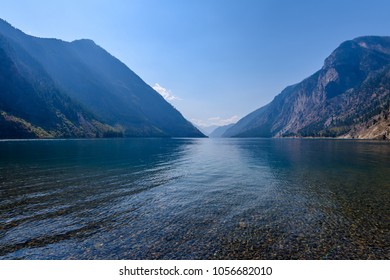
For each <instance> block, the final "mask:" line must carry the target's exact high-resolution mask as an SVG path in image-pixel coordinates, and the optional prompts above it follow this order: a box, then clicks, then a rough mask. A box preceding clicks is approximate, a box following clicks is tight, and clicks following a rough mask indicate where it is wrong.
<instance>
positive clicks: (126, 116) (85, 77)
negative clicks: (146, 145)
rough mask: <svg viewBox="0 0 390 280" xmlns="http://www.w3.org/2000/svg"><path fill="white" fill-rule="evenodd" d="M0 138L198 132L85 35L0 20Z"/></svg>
mask: <svg viewBox="0 0 390 280" xmlns="http://www.w3.org/2000/svg"><path fill="white" fill-rule="evenodd" d="M0 59H1V66H0V67H1V69H0V90H1V91H0V128H1V133H0V137H1V138H5V137H6V138H21V137H29V138H30V137H31V138H36V137H107V136H122V135H123V136H127V137H132V136H143V137H147V136H153V137H154V136H156V137H171V136H172V137H204V135H203V134H202V133H201V132H200V131H199V130H198V129H196V128H195V127H194V126H193V125H192V124H191V123H190V122H188V121H187V120H186V119H185V118H184V117H183V116H182V115H181V114H180V113H179V112H178V111H177V110H176V109H175V108H174V107H173V106H172V105H170V104H169V103H168V102H166V101H165V99H164V98H163V97H162V96H161V95H160V94H158V93H157V92H156V91H155V90H153V89H152V88H151V87H150V86H149V85H147V84H146V83H145V82H144V81H143V80H142V79H141V78H140V77H138V76H137V75H136V74H135V73H134V72H133V71H131V70H130V69H129V68H128V67H127V66H126V65H125V64H123V63H122V62H121V61H119V60H118V59H116V58H115V57H113V56H112V55H110V54H109V53H108V52H107V51H105V50H104V49H103V48H101V47H99V46H98V45H96V44H95V43H94V42H93V41H91V40H76V41H73V42H64V41H61V40H58V39H43V38H37V37H33V36H29V35H26V34H25V33H23V32H22V31H20V30H18V29H16V28H14V27H12V26H11V25H10V24H8V23H7V22H5V21H3V20H0Z"/></svg>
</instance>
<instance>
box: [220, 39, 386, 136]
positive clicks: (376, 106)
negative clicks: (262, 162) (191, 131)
mask: <svg viewBox="0 0 390 280" xmlns="http://www.w3.org/2000/svg"><path fill="white" fill-rule="evenodd" d="M389 67H390V37H376V36H367V37H360V38H356V39H354V40H351V41H346V42H344V43H342V44H341V45H340V46H339V47H338V48H337V49H336V50H335V51H334V52H333V53H332V54H331V55H330V56H329V57H328V58H327V59H326V60H325V63H324V66H323V67H322V69H321V70H319V71H318V72H316V73H315V74H313V75H312V76H310V77H309V78H307V79H305V80H303V81H302V82H300V83H298V84H296V85H293V86H289V87H287V88H286V89H285V90H283V91H282V92H281V93H280V94H279V95H278V96H276V97H275V99H274V100H273V101H272V102H271V103H270V104H268V105H267V106H265V107H262V108H260V109H258V110H256V111H254V112H252V113H251V114H249V115H247V116H246V117H244V118H243V119H241V120H240V121H239V122H238V123H237V124H236V125H235V126H234V127H232V128H231V129H229V130H228V131H227V132H226V133H225V134H224V137H283V136H304V137H305V136H314V137H318V136H321V137H357V138H361V137H363V136H362V135H360V132H359V131H362V128H363V127H365V129H367V128H369V127H370V126H371V125H374V123H375V124H376V123H377V122H374V119H375V118H379V115H383V118H384V116H385V115H386V113H385V112H387V111H388V110H389V99H390V96H389V89H390V88H389V84H390V79H389V71H390V70H389V69H390V68H389ZM367 126H368V127H367ZM383 127H385V125H384V126H383ZM376 131H377V132H376V133H374V134H369V133H368V134H367V133H366V134H365V135H366V136H364V137H368V138H381V139H383V138H387V136H386V135H388V129H382V130H381V131H380V132H379V130H378V129H376Z"/></svg>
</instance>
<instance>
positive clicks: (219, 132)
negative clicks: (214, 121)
mask: <svg viewBox="0 0 390 280" xmlns="http://www.w3.org/2000/svg"><path fill="white" fill-rule="evenodd" d="M234 125H235V124H234V123H231V124H227V125H223V126H218V127H217V128H216V129H214V130H213V132H211V133H210V134H209V135H208V136H209V137H210V138H220V137H222V135H223V134H224V133H225V132H226V131H227V130H228V129H229V128H231V127H233V126H234Z"/></svg>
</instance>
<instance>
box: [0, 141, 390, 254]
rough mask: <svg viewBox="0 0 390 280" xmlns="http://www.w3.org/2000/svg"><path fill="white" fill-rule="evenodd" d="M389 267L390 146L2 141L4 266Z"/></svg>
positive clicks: (1, 239)
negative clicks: (113, 262) (209, 262)
mask: <svg viewBox="0 0 390 280" xmlns="http://www.w3.org/2000/svg"><path fill="white" fill-rule="evenodd" d="M19 258H21V259H389V258H390V144H389V143H384V142H360V141H359V142H358V141H344V140H343V141H336V140H300V139H105V140H59V141H3V142H0V259H19Z"/></svg>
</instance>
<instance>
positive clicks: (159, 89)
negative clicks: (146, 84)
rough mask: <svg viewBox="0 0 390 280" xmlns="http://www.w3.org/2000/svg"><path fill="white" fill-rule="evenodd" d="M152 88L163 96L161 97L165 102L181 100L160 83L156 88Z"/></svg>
mask: <svg viewBox="0 0 390 280" xmlns="http://www.w3.org/2000/svg"><path fill="white" fill-rule="evenodd" d="M152 88H153V89H154V90H155V91H157V92H158V93H159V94H161V96H162V97H164V99H165V100H168V101H172V100H181V99H180V98H179V97H176V96H174V95H173V94H172V92H171V91H170V90H169V89H166V88H164V87H162V86H160V85H159V84H158V83H155V84H154V86H152Z"/></svg>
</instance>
